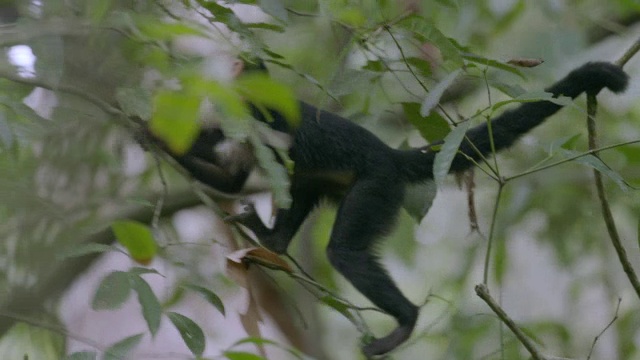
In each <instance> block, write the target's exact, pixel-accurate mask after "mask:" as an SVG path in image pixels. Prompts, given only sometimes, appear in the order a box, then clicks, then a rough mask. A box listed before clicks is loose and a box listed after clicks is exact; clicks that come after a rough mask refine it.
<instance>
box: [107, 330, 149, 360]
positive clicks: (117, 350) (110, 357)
mask: <svg viewBox="0 0 640 360" xmlns="http://www.w3.org/2000/svg"><path fill="white" fill-rule="evenodd" d="M143 335H144V334H137V335H133V336H129V337H127V338H125V339H123V340H120V341H118V342H117V343H115V344H113V345H111V346H110V347H109V348H108V349H107V350H105V352H104V357H103V358H102V359H103V360H122V359H128V358H129V356H127V355H128V354H129V353H130V352H131V350H133V348H134V347H136V346H138V344H139V343H140V340H142V336H143Z"/></svg>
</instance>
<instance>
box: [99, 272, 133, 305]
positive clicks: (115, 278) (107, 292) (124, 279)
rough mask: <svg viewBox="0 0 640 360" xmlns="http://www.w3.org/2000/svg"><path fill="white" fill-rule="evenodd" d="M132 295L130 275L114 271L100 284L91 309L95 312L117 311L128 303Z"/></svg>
mask: <svg viewBox="0 0 640 360" xmlns="http://www.w3.org/2000/svg"><path fill="white" fill-rule="evenodd" d="M130 293H131V283H130V281H129V274H128V273H126V272H124V271H114V272H112V273H111V274H109V275H107V276H106V277H105V278H104V279H103V280H102V282H101V283H100V286H99V287H98V290H97V291H96V293H95V295H94V296H93V301H92V302H91V307H92V308H93V309H94V310H107V309H108V310H111V309H117V308H119V307H120V306H122V304H123V303H124V302H125V301H127V299H128V298H129V294H130Z"/></svg>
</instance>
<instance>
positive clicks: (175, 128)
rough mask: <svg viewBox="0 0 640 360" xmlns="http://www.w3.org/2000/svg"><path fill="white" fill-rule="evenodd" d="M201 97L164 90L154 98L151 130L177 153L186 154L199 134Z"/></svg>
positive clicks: (150, 123)
mask: <svg viewBox="0 0 640 360" xmlns="http://www.w3.org/2000/svg"><path fill="white" fill-rule="evenodd" d="M199 111H200V98H199V97H196V96H193V95H187V94H183V93H177V92H170V91H162V92H159V93H158V94H156V96H155V97H154V99H153V116H152V118H151V121H150V122H149V128H150V129H151V131H152V132H153V133H154V135H156V136H157V137H158V138H160V139H161V140H162V141H164V143H166V144H167V146H168V147H169V149H170V150H171V151H172V152H173V153H174V154H176V155H180V154H184V153H185V152H186V151H187V150H189V148H190V147H191V144H193V141H194V140H195V139H196V137H197V136H198V132H199V131H200V125H199V124H198V121H197V120H198V112H199Z"/></svg>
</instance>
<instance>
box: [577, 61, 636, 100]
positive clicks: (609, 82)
mask: <svg viewBox="0 0 640 360" xmlns="http://www.w3.org/2000/svg"><path fill="white" fill-rule="evenodd" d="M577 72H578V73H579V74H580V76H581V77H582V78H583V81H584V83H585V84H586V91H587V93H594V94H595V93H597V92H599V91H600V90H602V88H605V87H606V88H607V89H609V90H611V91H612V92H614V93H621V92H623V91H625V90H626V89H627V85H628V84H629V75H627V73H625V72H624V70H622V67H620V66H619V65H616V64H613V63H610V62H589V63H586V64H584V65H583V66H582V67H580V68H578V70H577Z"/></svg>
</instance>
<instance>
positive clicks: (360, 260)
mask: <svg viewBox="0 0 640 360" xmlns="http://www.w3.org/2000/svg"><path fill="white" fill-rule="evenodd" d="M403 192H404V188H403V185H402V183H401V182H399V181H396V180H395V179H388V178H381V179H369V180H363V179H361V180H358V182H356V184H354V186H353V187H352V189H351V190H350V191H349V193H348V194H347V196H346V197H345V198H344V200H343V202H342V204H341V205H340V208H339V210H338V216H337V218H336V223H335V225H334V228H333V232H332V234H331V241H330V242H329V246H328V248H327V255H328V257H329V261H330V262H331V264H332V265H333V266H334V267H335V268H336V269H337V270H338V271H339V272H340V273H341V274H342V275H343V276H344V277H345V278H346V279H347V280H349V282H351V284H353V286H354V287H355V288H356V289H358V291H360V292H361V293H362V294H363V295H364V296H366V297H367V298H368V299H369V300H371V302H373V303H374V304H375V305H376V306H377V307H379V308H380V309H382V310H383V311H385V312H386V313H388V314H389V315H391V316H393V317H394V318H395V319H396V320H397V321H398V327H397V328H396V329H395V330H394V331H392V332H391V333H390V334H388V335H387V336H385V337H383V338H381V339H376V340H374V341H373V342H371V343H369V344H367V345H365V346H364V348H363V352H364V354H365V356H367V357H368V358H369V357H372V356H374V355H380V354H384V353H387V352H389V351H391V350H393V349H394V348H396V347H397V346H398V345H400V344H401V343H403V342H404V341H405V340H407V339H408V338H409V336H410V335H411V332H412V331H413V328H414V326H415V324H416V320H417V318H418V307H417V306H415V305H414V304H413V303H411V302H410V301H409V300H408V299H407V298H406V297H405V296H404V295H403V294H402V292H400V289H398V287H397V286H396V284H395V282H394V281H393V280H392V279H391V277H390V276H389V274H388V273H387V271H386V270H385V269H384V268H383V267H382V265H380V263H379V262H378V259H377V257H376V256H375V254H373V251H372V245H374V243H375V241H376V240H378V239H379V238H380V237H381V236H383V235H385V234H386V233H387V232H388V231H389V230H390V229H391V228H392V227H393V225H394V224H395V218H396V215H397V213H398V211H399V209H400V206H401V203H402V197H403Z"/></svg>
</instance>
